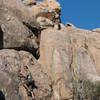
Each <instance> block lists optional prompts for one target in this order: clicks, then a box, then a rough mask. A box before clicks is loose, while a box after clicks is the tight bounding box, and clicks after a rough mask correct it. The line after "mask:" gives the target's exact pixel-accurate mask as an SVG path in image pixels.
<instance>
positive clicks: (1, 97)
mask: <svg viewBox="0 0 100 100" xmlns="http://www.w3.org/2000/svg"><path fill="white" fill-rule="evenodd" d="M0 100H6V98H5V95H4V94H3V92H2V91H0Z"/></svg>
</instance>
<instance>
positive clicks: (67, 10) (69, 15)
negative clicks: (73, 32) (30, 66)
mask: <svg viewBox="0 0 100 100" xmlns="http://www.w3.org/2000/svg"><path fill="white" fill-rule="evenodd" d="M58 1H59V2H60V3H61V7H62V13H61V14H62V15H61V20H62V23H64V24H66V22H70V23H72V24H74V25H75V26H76V27H79V28H85V29H90V30H91V29H94V28H98V27H100V0H58Z"/></svg>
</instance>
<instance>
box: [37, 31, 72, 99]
mask: <svg viewBox="0 0 100 100" xmlns="http://www.w3.org/2000/svg"><path fill="white" fill-rule="evenodd" d="M40 55H41V56H40V59H39V62H40V64H41V66H42V68H43V70H44V72H46V73H47V74H48V75H49V76H50V77H51V80H52V82H53V84H52V85H53V93H54V94H53V95H54V100H64V99H68V98H72V91H71V72H70V64H71V48H70V41H69V36H68V35H66V32H62V31H57V30H54V29H48V30H45V31H43V32H42V33H41V41H40Z"/></svg>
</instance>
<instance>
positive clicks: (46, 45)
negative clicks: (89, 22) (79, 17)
mask: <svg viewBox="0 0 100 100" xmlns="http://www.w3.org/2000/svg"><path fill="white" fill-rule="evenodd" d="M60 13H61V7H60V4H59V3H58V2H57V1H56V0H0V100H32V98H31V97H30V96H28V95H27V90H26V89H25V88H24V87H23V85H20V81H21V80H20V77H19V71H21V70H22V69H23V67H24V66H28V69H29V71H30V72H31V74H32V79H33V81H34V88H33V91H34V96H35V100H100V61H99V59H100V29H99V28H97V29H94V30H93V31H90V30H83V29H79V28H77V27H75V26H74V25H72V24H70V23H68V24H67V25H66V26H64V25H63V24H62V23H61V20H60Z"/></svg>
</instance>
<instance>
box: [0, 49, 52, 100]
mask: <svg viewBox="0 0 100 100" xmlns="http://www.w3.org/2000/svg"><path fill="white" fill-rule="evenodd" d="M25 65H27V66H28V67H29V70H30V71H31V73H32V77H33V80H34V82H35V88H34V93H35V98H36V100H41V99H43V100H44V99H45V100H47V99H48V100H50V98H51V96H52V90H51V81H50V79H49V77H48V76H47V75H46V73H44V72H43V71H42V69H41V66H40V65H39V64H38V63H37V61H36V60H35V58H34V57H33V56H32V54H30V53H29V52H25V51H20V52H18V51H15V50H8V49H4V50H0V76H1V77H0V91H2V93H3V94H4V96H5V98H6V99H7V100H13V99H14V98H16V100H30V99H29V98H28V97H27V94H25V93H26V91H25V89H24V88H23V87H22V86H20V85H19V83H20V79H19V77H18V71H19V70H20V69H21V68H23V66H25ZM20 98H21V99H20ZM26 98H27V99H26Z"/></svg>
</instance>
